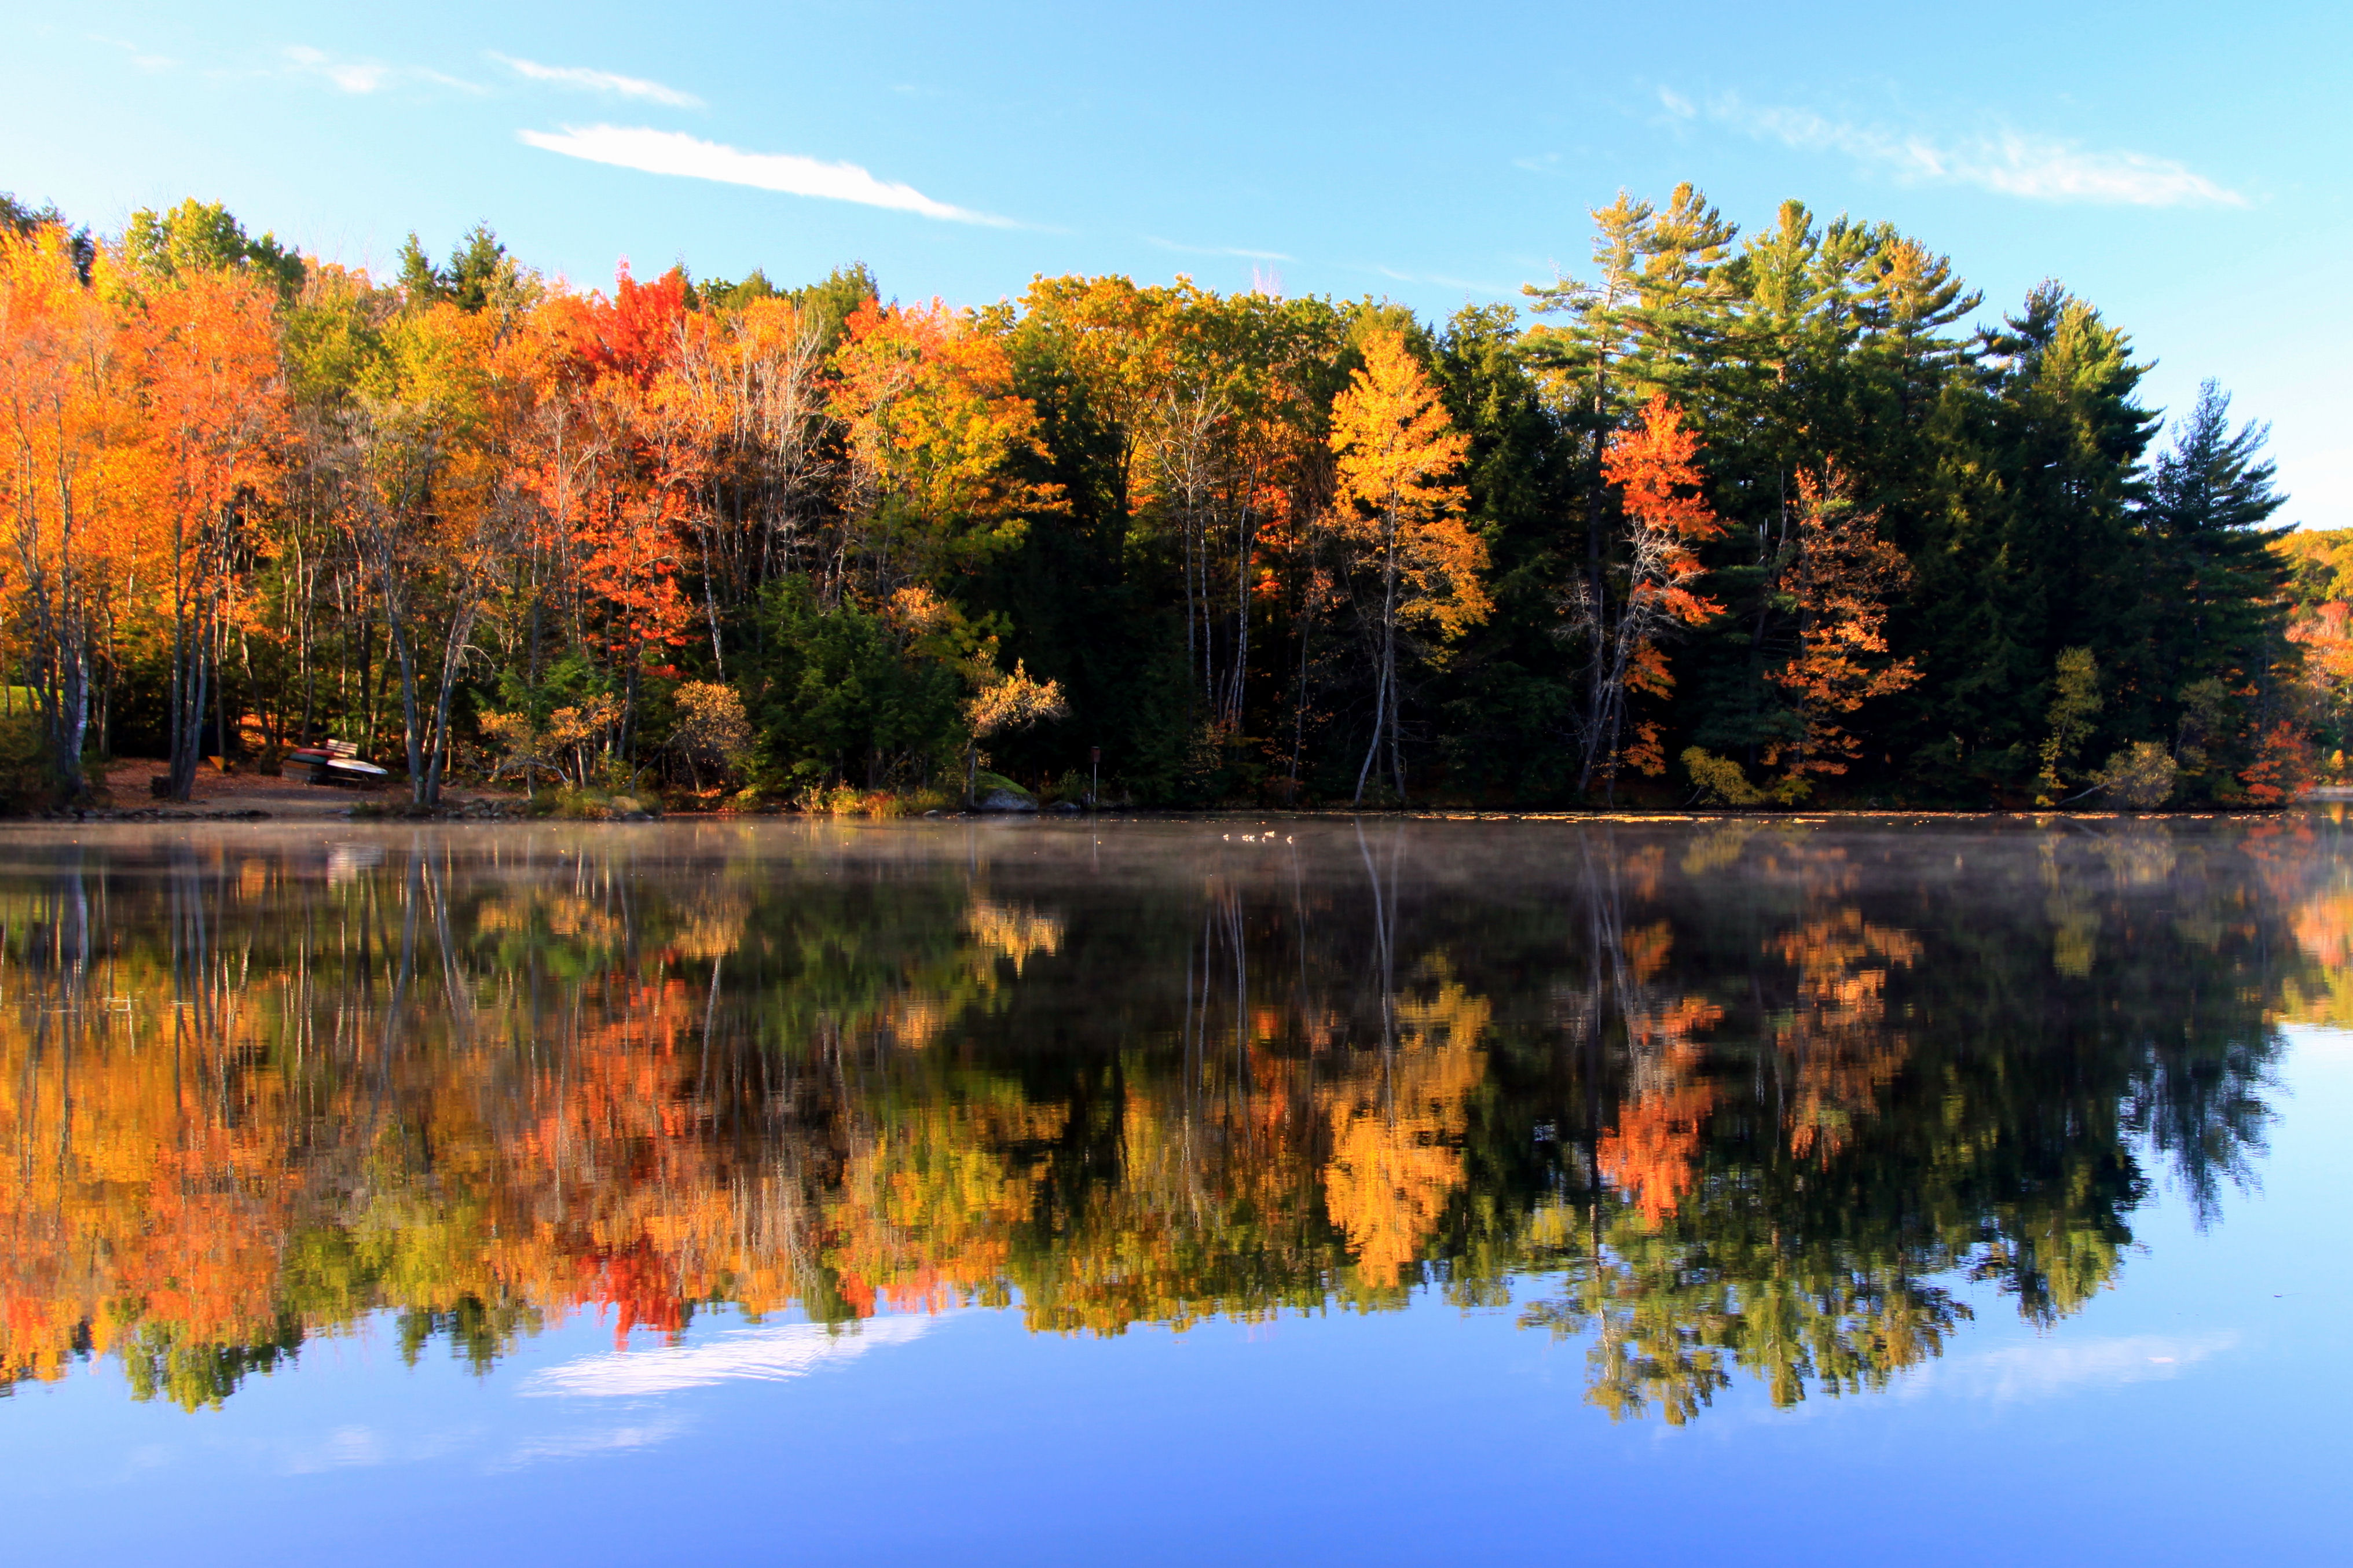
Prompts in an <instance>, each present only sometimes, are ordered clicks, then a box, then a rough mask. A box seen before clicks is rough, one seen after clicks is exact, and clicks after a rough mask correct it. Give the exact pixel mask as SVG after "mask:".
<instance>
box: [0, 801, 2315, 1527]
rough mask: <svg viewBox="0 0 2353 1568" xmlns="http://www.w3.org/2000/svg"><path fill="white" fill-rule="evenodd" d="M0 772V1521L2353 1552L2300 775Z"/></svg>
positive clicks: (2311, 866)
mask: <svg viewBox="0 0 2353 1568" xmlns="http://www.w3.org/2000/svg"><path fill="white" fill-rule="evenodd" d="M2341 810H2342V808H2334V807H2331V808H2321V809H2317V810H2314V811H2311V812H2307V813H2305V814H2302V815H2295V816H2285V817H2268V818H2242V819H2235V820H2232V819H2215V820H2193V819H2173V820H2149V821H2133V820H2124V819H2078V820H2063V821H2059V822H2056V823H2050V824H2046V825H2042V826H2038V825H2037V824H2035V823H2033V822H2031V821H2026V820H1987V819H1945V820H1937V821H1931V820H1926V819H1924V820H1920V821H1906V820H1901V819H1889V820H1885V821H1854V820H1849V821H1843V822H1833V821H1820V820H1815V821H1807V820H1788V821H1715V822H1694V823H1673V824H1643V823H1637V822H1625V823H1616V824H1608V823H1591V822H1587V823H1578V822H1525V823H1502V822H1493V821H1483V822H1476V821H1410V822H1398V821H1396V820H1391V819H1366V820H1365V821H1364V822H1362V823H1361V824H1359V823H1356V822H1352V821H1350V820H1348V819H1345V818H1338V819H1335V818H1308V819H1298V818H1293V819H1284V818H1269V819H1266V820H1264V821H1263V822H1261V821H1260V820H1259V819H1255V818H1252V819H1241V820H1235V819H1223V820H1217V821H1206V822H1166V821H1162V822H1128V821H1049V822H1027V823H995V822H991V823H987V824H978V823H965V822H961V821H955V822H947V823H943V824H930V823H926V824H914V825H909V824H899V825H881V826H836V825H830V824H801V823H786V822H758V823H753V822H742V823H733V822H730V823H700V824H671V825H664V826H646V827H627V826H592V827H582V828H577V829H567V828H561V827H554V826H548V827H522V826H477V827H470V828H450V829H437V830H431V831H413V830H407V829H395V828H369V827H364V826H355V825H353V826H346V825H343V824H334V825H332V826H308V827H304V828H301V829H297V828H292V827H286V826H271V825H267V824H260V825H253V826H241V825H240V826H219V825H204V826H202V828H201V829H200V830H191V831H189V832H186V833H185V834H174V833H171V832H169V831H166V830H164V829H161V828H154V827H143V828H138V829H128V828H126V829H113V828H96V827H90V828H84V829H81V830H79V831H77V832H73V833H67V832H61V831H56V830H47V829H42V830H36V829H31V828H20V829H15V830H10V831H8V832H5V833H0V1161H5V1174H0V1194H4V1195H0V1243H4V1244H5V1257H0V1391H5V1394H6V1397H5V1398H0V1509H5V1526H0V1559H5V1560H6V1561H10V1562H24V1563H67V1562H71V1563H164V1562H168V1563H237V1564H251V1563H270V1562H332V1563H338V1564H364V1563H404V1564H406V1563H420V1562H439V1563H457V1562H466V1563H565V1564H570V1565H579V1564H592V1563H670V1562H686V1561H722V1562H730V1563H797V1562H812V1563H817V1562H825V1563H839V1562H841V1561H843V1560H845V1559H846V1558H847V1557H849V1556H850V1555H853V1554H854V1555H856V1556H858V1557H860V1558H862V1559H864V1560H866V1561H874V1562H904V1561H913V1560H917V1559H918V1558H919V1557H920V1558H923V1559H926V1560H933V1561H954V1562H958V1563H1025V1564H1043V1563H1286V1564H1296V1563H1352V1564H1356V1563H1409V1562H1410V1563H1430V1562H1452V1561H1469V1560H1474V1559H1484V1558H1489V1557H1493V1556H1495V1555H1496V1554H1498V1553H1508V1554H1511V1555H1510V1558H1509V1559H1507V1560H1533V1561H1550V1560H1554V1559H1558V1558H1568V1559H1579V1558H1584V1557H1588V1556H1593V1555H1596V1554H1615V1555H1616V1556H1617V1557H1618V1558H1619V1559H1620V1560H1636V1561H1644V1562H1657V1563H1682V1562H1715V1561H1724V1562H1739V1563H1823V1562H1837V1561H1842V1560H1848V1559H1851V1558H1856V1557H1862V1558H1867V1559H1872V1560H1879V1559H1886V1560H1893V1561H1901V1562H1905V1563H1971V1564H1980V1563H1986V1562H1988V1561H1996V1560H2000V1561H2026V1562H2072V1563H2200V1564H2201V1565H2211V1564H2214V1563H2242V1562H2246V1563H2253V1562H2261V1563H2343V1562H2347V1561H2353V1503H2348V1487H2347V1483H2346V1481H2345V1477H2344V1470H2345V1460H2346V1457H2347V1454H2348V1447H2347V1446H2346V1439H2345V1438H2344V1436H2342V1432H2343V1429H2344V1426H2345V1422H2346V1413H2347V1411H2348V1408H2353V1399H2348V1395H2353V1386H2348V1385H2353V1378H2348V1373H2347V1371H2346V1369H2345V1363H2341V1362H2338V1361H2337V1360H2335V1359H2333V1354H2334V1352H2327V1346H2328V1345H2330V1344H2332V1343H2334V1342H2336V1341H2337V1339H2338V1338H2340V1337H2341V1336H2342V1332H2343V1330H2342V1322H2341V1313H2342V1310H2343V1307H2344V1305H2345V1303H2346V1302H2347V1300H2348V1297H2353V1289H2348V1287H2353V1264H2348V1251H2349V1250H2353V1249H2348V1226H2347V1222H2346V1218H2345V1215H2346V1212H2347V1205H2348V1194H2353V1137H2348V1133H2353V1034H2348V1033H2343V1032H2340V1031H2339V1027H2338V1026H2340V1025H2345V1024H2353V830H2348V828H2347V827H2346V826H2342V825H2341V822H2340V818H2339V816H2338V813H2340V812H2341Z"/></svg>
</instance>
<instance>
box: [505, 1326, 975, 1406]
mask: <svg viewBox="0 0 2353 1568" xmlns="http://www.w3.org/2000/svg"><path fill="white" fill-rule="evenodd" d="M929 1323H930V1320H929V1319H928V1318H915V1317H906V1318H871V1319H869V1320H867V1321H866V1322H865V1323H863V1324H862V1325H860V1327H859V1328H857V1329H854V1330H840V1331H834V1330H828V1329H827V1328H826V1327H825V1326H824V1325H823V1324H821V1323H792V1324H788V1325H786V1326H785V1327H783V1328H776V1329H739V1330H737V1331H734V1332H733V1333H727V1334H722V1335H720V1336H719V1337H718V1338H717V1339H714V1340H711V1341H708V1342H704V1343H702V1344H699V1345H662V1346H659V1347H658V1348H655V1349H652V1350H641V1351H620V1352H616V1353H614V1354H611V1355H596V1356H584V1357H582V1358H581V1359H580V1360H578V1361H572V1362H565V1363H564V1364H563V1365H561V1366H552V1367H549V1368H547V1369H546V1370H545V1371H543V1372H541V1373H537V1374H536V1375H534V1376H533V1378H531V1380H530V1381H529V1382H527V1383H525V1384H523V1385H522V1392H523V1393H524V1394H586V1395H589V1396H592V1397H596V1398H613V1397H629V1396H637V1395H643V1394H669V1393H670V1392H672V1391H673V1390H676V1389H681V1388H701V1387H703V1386H705V1385H706V1384H714V1383H728V1382H733V1381H735V1380H737V1379H744V1378H748V1379H753V1380H756V1381H760V1382H776V1381H779V1380H781V1379H784V1378H788V1377H800V1376H802V1375H804V1374H805V1373H808V1372H809V1371H810V1370H811V1369H813V1368H814V1367H816V1366H817V1365H818V1364H819V1363H823V1362H828V1361H844V1360H848V1359H849V1358H850V1357H852V1356H859V1355H863V1354H865V1353H866V1352H868V1351H869V1350H871V1349H872V1348H873V1347H875V1346H876V1345H895V1344H904V1343H906V1342H908V1341H910V1340H913V1339H916V1338H918V1337H920V1336H921V1335H922V1334H923V1331H924V1330H925V1328H926V1327H927V1326H928V1325H929Z"/></svg>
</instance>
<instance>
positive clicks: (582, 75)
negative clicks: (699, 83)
mask: <svg viewBox="0 0 2353 1568" xmlns="http://www.w3.org/2000/svg"><path fill="white" fill-rule="evenodd" d="M486 52H487V53H488V55H489V57H490V58H491V59H494V60H496V61H498V62H499V64H501V65H502V66H504V67H506V68H508V69H509V70H511V71H512V72H514V73H515V75H517V76H519V77H522V78H523V79H525V80H527V81H543V82H548V83H551V84H553V85H554V86H556V87H574V88H578V89H581V90H582V91H584V92H608V93H611V94H613V95H614V96H615V97H617V98H637V99H643V100H645V101H647V102H649V103H666V104H668V105H670V107H671V108H672V109H700V108H702V100H701V99H699V98H697V97H695V96H694V94H692V93H691V92H681V91H680V90H679V89H676V88H674V87H665V86H663V85H662V84H661V83H660V82H658V81H649V80H647V79H645V78H643V77H636V76H622V75H620V74H619V73H618V72H617V71H600V70H593V69H591V68H588V67H586V66H549V65H542V64H540V63H539V62H538V61H537V60H522V59H517V58H514V57H513V56H512V55H502V54H500V53H499V52H498V51H497V50H496V49H491V50H489V51H486Z"/></svg>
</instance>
